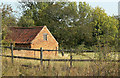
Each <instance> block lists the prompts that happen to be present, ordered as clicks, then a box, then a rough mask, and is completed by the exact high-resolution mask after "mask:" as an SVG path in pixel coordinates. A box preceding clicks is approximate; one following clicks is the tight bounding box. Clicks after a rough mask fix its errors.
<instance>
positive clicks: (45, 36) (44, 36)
mask: <svg viewBox="0 0 120 78" xmlns="http://www.w3.org/2000/svg"><path fill="white" fill-rule="evenodd" d="M43 40H45V41H47V33H44V34H43Z"/></svg>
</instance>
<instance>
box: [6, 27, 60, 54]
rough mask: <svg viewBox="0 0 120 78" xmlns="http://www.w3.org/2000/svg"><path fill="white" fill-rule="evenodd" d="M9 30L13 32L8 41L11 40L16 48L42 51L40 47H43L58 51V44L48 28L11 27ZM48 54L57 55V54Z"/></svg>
mask: <svg viewBox="0 0 120 78" xmlns="http://www.w3.org/2000/svg"><path fill="white" fill-rule="evenodd" d="M9 29H10V31H11V32H10V34H9V35H8V36H7V39H11V40H12V43H14V44H15V47H23V48H31V49H40V47H42V48H43V49H50V50H56V49H58V42H57V41H56V39H55V38H54V36H53V35H52V34H51V33H50V31H49V30H48V28H47V27H46V26H36V27H10V28H9ZM44 53H45V52H44ZM46 53H47V52H46ZM48 53H49V54H52V53H54V54H55V55H57V52H48Z"/></svg>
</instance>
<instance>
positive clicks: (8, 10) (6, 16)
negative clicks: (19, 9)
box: [1, 3, 17, 43]
mask: <svg viewBox="0 0 120 78" xmlns="http://www.w3.org/2000/svg"><path fill="white" fill-rule="evenodd" d="M1 8H2V43H7V42H6V40H5V38H6V35H7V33H8V32H10V31H8V27H9V26H17V22H16V18H15V16H14V15H13V13H14V12H15V11H13V10H12V7H11V5H7V4H3V3H2V4H1Z"/></svg>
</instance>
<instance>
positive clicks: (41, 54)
mask: <svg viewBox="0 0 120 78" xmlns="http://www.w3.org/2000/svg"><path fill="white" fill-rule="evenodd" d="M42 57H43V50H42V47H41V48H40V62H41V66H42V65H43V61H42Z"/></svg>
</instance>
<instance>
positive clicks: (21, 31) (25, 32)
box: [7, 26, 44, 43]
mask: <svg viewBox="0 0 120 78" xmlns="http://www.w3.org/2000/svg"><path fill="white" fill-rule="evenodd" d="M43 27H44V26H36V27H29V28H28V27H10V28H9V29H10V30H11V33H10V34H8V36H7V39H12V41H14V42H15V43H31V41H32V40H33V39H34V38H35V37H36V35H37V34H38V33H39V32H40V31H41V30H42V28H43Z"/></svg>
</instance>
